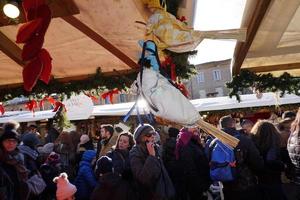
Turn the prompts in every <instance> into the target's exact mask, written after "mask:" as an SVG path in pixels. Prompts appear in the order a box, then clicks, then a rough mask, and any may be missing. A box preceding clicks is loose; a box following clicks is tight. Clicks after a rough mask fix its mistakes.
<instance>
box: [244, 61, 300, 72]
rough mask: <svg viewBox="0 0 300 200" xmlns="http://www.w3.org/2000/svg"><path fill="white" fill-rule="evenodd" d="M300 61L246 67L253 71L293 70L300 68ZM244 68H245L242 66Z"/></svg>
mask: <svg viewBox="0 0 300 200" xmlns="http://www.w3.org/2000/svg"><path fill="white" fill-rule="evenodd" d="M299 68H300V63H288V64H281V65H268V66H260V67H249V68H245V69H247V70H250V71H252V72H256V73H259V72H272V71H282V70H285V71H286V70H291V69H299ZM242 69H243V68H242Z"/></svg>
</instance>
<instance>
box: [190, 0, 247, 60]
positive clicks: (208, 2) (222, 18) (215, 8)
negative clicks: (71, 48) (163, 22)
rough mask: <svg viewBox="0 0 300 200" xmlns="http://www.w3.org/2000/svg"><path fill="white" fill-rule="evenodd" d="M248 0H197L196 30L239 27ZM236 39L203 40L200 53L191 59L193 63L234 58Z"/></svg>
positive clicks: (199, 47) (199, 48)
mask: <svg viewBox="0 0 300 200" xmlns="http://www.w3.org/2000/svg"><path fill="white" fill-rule="evenodd" d="M246 1H247V0H197V7H196V13H195V19H194V29H195V30H218V29H231V28H239V27H240V24H241V19H242V15H243V12H244V7H245V3H246ZM235 43H236V42H235V41H233V40H230V41H229V40H227V41H225V40H209V39H205V40H203V41H202V42H201V43H200V45H199V46H198V47H197V50H198V54H197V56H195V57H194V58H192V59H190V62H191V63H193V64H200V63H206V62H211V61H218V60H224V59H228V58H232V55H233V51H234V47H235Z"/></svg>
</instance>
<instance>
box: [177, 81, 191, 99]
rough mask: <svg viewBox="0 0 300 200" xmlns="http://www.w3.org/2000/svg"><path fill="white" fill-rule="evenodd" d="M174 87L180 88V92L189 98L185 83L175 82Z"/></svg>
mask: <svg viewBox="0 0 300 200" xmlns="http://www.w3.org/2000/svg"><path fill="white" fill-rule="evenodd" d="M175 85H176V87H177V88H178V90H180V92H181V93H182V94H183V95H184V96H185V97H186V98H189V96H190V95H189V91H188V90H187V89H186V87H185V85H184V84H183V83H180V82H179V83H177V82H176V83H175Z"/></svg>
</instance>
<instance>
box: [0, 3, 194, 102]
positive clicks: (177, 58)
mask: <svg viewBox="0 0 300 200" xmlns="http://www.w3.org/2000/svg"><path fill="white" fill-rule="evenodd" d="M181 2H182V0H167V10H168V12H170V13H171V14H173V15H174V16H177V11H178V7H179V5H180V3H181ZM164 53H165V54H166V56H170V57H171V58H172V60H173V62H174V64H175V65H176V68H175V71H176V76H177V77H178V79H179V80H181V79H188V78H189V77H190V76H191V75H193V74H195V73H196V70H195V66H194V65H191V64H190V63H189V61H188V58H189V56H193V55H195V54H196V53H197V51H191V52H186V53H174V52H171V51H168V50H165V51H164ZM166 71H167V76H169V77H170V76H171V70H170V69H167V70H166ZM136 75H137V72H134V73H131V74H126V75H118V76H110V77H107V76H103V74H102V72H101V69H100V68H98V69H97V71H96V73H95V74H94V75H91V76H90V77H89V78H87V79H85V80H79V81H69V82H68V83H61V82H60V81H58V80H56V79H52V80H51V81H50V82H49V84H48V85H46V84H44V83H43V82H41V81H38V82H37V84H36V86H35V87H34V88H33V90H32V92H31V93H28V92H26V91H25V90H24V89H23V86H20V87H17V88H1V90H0V102H5V101H7V100H10V99H13V98H15V97H20V96H22V95H23V96H26V97H28V96H30V98H32V99H36V100H40V99H42V98H44V97H45V96H47V95H50V94H53V93H56V94H57V95H58V96H59V98H60V99H63V98H64V97H65V96H67V97H70V96H71V95H72V94H79V93H81V92H87V93H90V94H92V95H95V96H98V95H99V94H101V93H102V92H103V91H105V90H112V89H115V88H117V89H119V90H125V91H126V90H127V88H128V87H129V86H130V85H131V84H132V83H133V81H134V80H135V79H136Z"/></svg>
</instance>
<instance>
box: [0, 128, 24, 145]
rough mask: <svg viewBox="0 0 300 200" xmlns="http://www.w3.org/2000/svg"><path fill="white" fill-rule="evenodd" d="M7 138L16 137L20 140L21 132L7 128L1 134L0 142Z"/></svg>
mask: <svg viewBox="0 0 300 200" xmlns="http://www.w3.org/2000/svg"><path fill="white" fill-rule="evenodd" d="M6 139H15V140H17V141H18V142H19V141H20V139H19V134H18V133H17V131H15V130H6V131H5V132H4V133H3V134H2V135H1V136H0V143H1V142H3V140H6Z"/></svg>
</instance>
